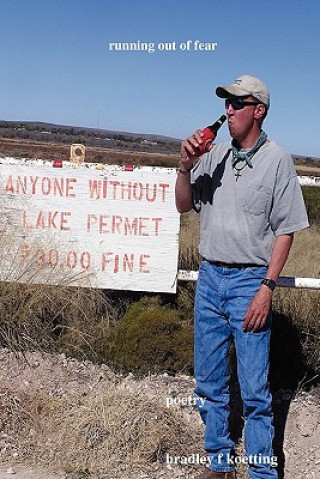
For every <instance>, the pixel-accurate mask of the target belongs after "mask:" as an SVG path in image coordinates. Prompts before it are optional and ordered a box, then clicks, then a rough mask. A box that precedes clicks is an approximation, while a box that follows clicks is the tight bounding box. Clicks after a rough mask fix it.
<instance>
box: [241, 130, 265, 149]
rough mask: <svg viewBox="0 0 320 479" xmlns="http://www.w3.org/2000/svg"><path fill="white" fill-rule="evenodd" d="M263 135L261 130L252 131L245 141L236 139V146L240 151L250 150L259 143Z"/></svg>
mask: <svg viewBox="0 0 320 479" xmlns="http://www.w3.org/2000/svg"><path fill="white" fill-rule="evenodd" d="M260 134H261V130H258V131H251V132H250V133H249V134H248V135H247V136H246V137H245V138H243V139H239V140H238V139H236V145H237V147H238V148H239V150H250V149H251V148H253V147H254V146H255V145H256V143H257V141H258V140H259V137H260Z"/></svg>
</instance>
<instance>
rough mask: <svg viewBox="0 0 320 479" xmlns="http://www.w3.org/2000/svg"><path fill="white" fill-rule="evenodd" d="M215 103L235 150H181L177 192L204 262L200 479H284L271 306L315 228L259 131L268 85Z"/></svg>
mask: <svg viewBox="0 0 320 479" xmlns="http://www.w3.org/2000/svg"><path fill="white" fill-rule="evenodd" d="M216 94H217V96H218V97H220V98H224V99H225V108H226V115H227V119H228V127H229V132H230V135H231V137H232V141H231V143H223V144H220V145H214V146H213V145H212V144H211V145H210V146H209V150H210V151H208V152H206V153H205V154H203V155H202V156H201V157H200V153H199V150H198V147H199V145H201V144H202V138H203V133H202V132H201V131H200V130H197V131H196V132H195V133H194V134H193V135H192V136H189V137H188V138H187V139H186V140H184V141H182V143H181V159H180V165H179V166H180V169H179V172H178V177H177V183H176V205H177V209H178V210H179V212H181V213H183V212H187V211H189V210H190V209H191V208H194V209H195V210H196V211H198V212H199V213H200V244H199V252H200V254H201V256H202V257H203V258H204V259H203V261H202V263H201V266H200V270H199V279H198V283H197V291H196V297H195V377H196V389H195V395H196V396H198V397H201V398H202V399H203V400H204V405H203V407H201V409H200V408H199V410H200V414H201V417H202V419H203V421H204V423H205V443H204V446H205V449H206V452H207V459H208V461H207V464H208V470H207V471H206V472H204V473H203V474H201V475H200V476H199V479H219V478H220V479H223V478H225V479H231V478H234V477H235V463H239V462H243V463H245V464H248V466H249V475H250V478H251V479H268V478H277V472H276V469H275V468H274V467H273V466H274V465H275V460H276V458H275V457H274V456H273V451H272V439H273V425H272V421H273V417H272V410H271V395H270V392H269V383H268V371H269V345H270V327H271V300H272V293H273V290H274V288H275V286H276V282H277V279H278V277H279V275H280V272H281V270H282V268H283V266H284V264H285V261H286V259H287V256H288V253H289V250H290V247H291V243H292V239H293V233H294V232H295V231H297V230H300V229H303V228H306V227H307V226H308V219H307V215H306V211H305V206H304V202H303V199H302V194H301V188H300V186H299V183H298V179H297V177H296V173H295V170H294V166H293V162H292V159H291V157H290V155H289V154H288V153H286V152H285V151H284V150H283V149H281V148H280V147H279V146H277V145H276V144H275V142H274V141H271V140H268V139H267V135H266V134H265V132H264V131H263V130H262V123H263V120H264V118H265V116H266V114H267V112H268V109H269V105H270V98H269V92H268V89H267V87H266V85H265V84H264V83H263V82H262V81H261V80H259V79H258V78H256V77H253V76H250V75H243V76H241V77H239V78H237V79H236V80H235V82H234V83H233V84H231V85H229V86H225V87H221V86H220V87H218V88H217V89H216ZM199 157H200V158H199ZM198 158H199V160H198V161H197V163H196V164H195V166H194V167H193V165H194V162H195V160H196V159H198ZM232 338H233V340H234V343H235V348H236V353H237V370H238V379H239V384H240V389H241V396H242V400H243V404H244V417H245V420H246V422H245V431H244V432H245V455H244V456H243V457H240V458H239V457H238V458H237V460H234V446H235V444H234V442H233V441H232V440H231V439H230V436H229V427H228V426H229V425H228V419H229V388H228V381H229V369H228V351H229V347H230V342H231V339H232Z"/></svg>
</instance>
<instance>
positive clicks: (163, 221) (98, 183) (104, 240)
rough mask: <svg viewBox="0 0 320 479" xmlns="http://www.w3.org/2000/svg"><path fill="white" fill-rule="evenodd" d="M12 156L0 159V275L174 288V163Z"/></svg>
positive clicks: (47, 281) (164, 289)
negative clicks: (128, 164) (126, 164)
mask: <svg viewBox="0 0 320 479" xmlns="http://www.w3.org/2000/svg"><path fill="white" fill-rule="evenodd" d="M10 163H11V164H10ZM12 163H14V162H13V161H11V162H9V161H8V162H7V164H5V162H4V161H2V164H0V211H1V218H0V230H1V243H2V245H1V267H0V279H1V280H4V281H20V282H33V283H40V284H43V283H45V284H68V285H79V286H84V287H86V286H87V287H94V288H106V289H125V290H135V291H154V292H171V293H174V292H175V291H176V283H177V262H178V244H179V238H178V236H179V224H180V219H179V214H178V213H177V211H176V208H175V202H174V186H175V180H176V171H175V169H172V168H152V167H141V168H137V167H136V168H134V169H133V171H125V169H124V168H121V167H117V166H114V167H104V168H103V169H102V170H97V169H94V168H96V167H95V166H94V165H91V167H90V165H89V167H88V165H85V166H83V167H80V168H71V167H69V165H68V168H62V169H61V168H53V167H52V165H51V164H49V165H48V164H45V163H44V162H43V164H42V165H41V166H40V165H39V163H36V162H31V164H29V165H27V164H21V163H19V162H18V161H15V164H12ZM32 163H33V164H32ZM35 163H36V164H35Z"/></svg>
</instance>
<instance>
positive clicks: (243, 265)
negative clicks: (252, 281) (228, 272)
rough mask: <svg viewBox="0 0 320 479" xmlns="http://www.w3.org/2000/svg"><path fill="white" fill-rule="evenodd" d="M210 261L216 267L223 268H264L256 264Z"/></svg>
mask: <svg viewBox="0 0 320 479" xmlns="http://www.w3.org/2000/svg"><path fill="white" fill-rule="evenodd" d="M206 261H209V263H212V264H214V265H216V266H220V267H221V268H263V267H265V266H264V265H261V264H254V263H223V262H222V261H210V260H206Z"/></svg>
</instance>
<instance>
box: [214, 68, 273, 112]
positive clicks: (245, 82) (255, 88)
mask: <svg viewBox="0 0 320 479" xmlns="http://www.w3.org/2000/svg"><path fill="white" fill-rule="evenodd" d="M216 95H217V96H218V97H220V98H228V97H230V96H248V95H251V96H253V97H254V98H256V99H257V100H259V101H260V102H261V103H263V104H264V105H265V106H266V107H267V108H269V106H270V95H269V91H268V88H267V86H266V84H265V83H263V81H261V80H260V79H259V78H257V77H254V76H251V75H242V76H240V77H239V78H237V79H236V80H235V81H234V83H232V84H231V85H229V86H218V87H217V89H216Z"/></svg>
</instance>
